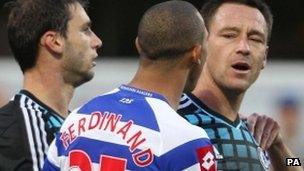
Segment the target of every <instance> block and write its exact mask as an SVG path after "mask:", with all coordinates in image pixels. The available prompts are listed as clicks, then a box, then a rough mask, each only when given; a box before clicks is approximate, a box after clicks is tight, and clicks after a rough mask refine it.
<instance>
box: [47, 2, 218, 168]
mask: <svg viewBox="0 0 304 171" xmlns="http://www.w3.org/2000/svg"><path fill="white" fill-rule="evenodd" d="M206 34H207V32H206V30H205V26H204V21H203V19H202V17H201V15H200V14H199V12H198V11H197V10H196V8H195V7H194V6H193V5H191V4H190V3H188V2H184V1H167V2H163V3H160V4H157V5H155V6H153V7H151V8H150V9H148V10H147V11H146V12H145V14H144V15H143V17H142V19H141V21H140V24H139V27H138V36H137V39H136V47H137V50H138V52H139V54H140V64H139V68H138V70H137V73H136V74H135V76H134V78H133V79H132V81H131V82H130V83H129V84H127V85H121V86H120V87H119V88H117V89H115V90H113V91H111V92H109V93H106V94H104V95H101V96H98V97H96V98H94V99H92V100H90V101H89V102H88V103H86V104H84V105H83V106H81V107H80V108H78V109H76V110H75V111H73V112H72V113H71V114H70V115H69V117H68V118H67V119H66V121H65V122H64V124H63V126H62V128H61V130H60V135H58V136H57V137H56V138H55V141H54V142H53V143H52V145H51V147H50V150H49V153H48V158H47V160H46V163H45V165H44V170H45V171H47V170H70V169H72V168H78V169H80V170H86V171H91V170H102V171H110V170H115V171H123V170H164V171H167V170H171V171H174V170H176V171H180V170H195V171H197V170H212V171H213V170H215V161H214V156H213V149H212V145H211V143H210V141H209V139H208V137H207V136H206V134H204V132H202V130H201V129H200V128H198V127H196V126H193V125H191V124H190V123H188V122H187V121H186V120H184V119H183V118H182V117H180V116H179V115H178V114H177V113H176V111H175V110H176V109H177V106H178V102H179V98H180V96H181V94H182V91H183V89H184V86H185V84H186V82H187V78H188V76H189V75H190V74H193V75H198V74H197V73H195V71H200V69H201V63H202V62H203V61H202V60H204V58H202V57H203V56H204V55H205V50H204V44H203V42H204V39H205V37H206ZM191 78H193V77H191ZM189 133H190V134H189Z"/></svg>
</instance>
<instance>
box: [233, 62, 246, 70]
mask: <svg viewBox="0 0 304 171" xmlns="http://www.w3.org/2000/svg"><path fill="white" fill-rule="evenodd" d="M232 68H233V69H235V70H238V71H248V70H250V69H251V67H250V65H249V64H248V63H246V62H237V63H235V64H233V65H232Z"/></svg>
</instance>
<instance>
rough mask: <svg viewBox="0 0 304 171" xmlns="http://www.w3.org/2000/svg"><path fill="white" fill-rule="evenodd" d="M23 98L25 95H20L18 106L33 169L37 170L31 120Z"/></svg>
mask: <svg viewBox="0 0 304 171" xmlns="http://www.w3.org/2000/svg"><path fill="white" fill-rule="evenodd" d="M25 100H26V96H24V95H22V96H21V100H20V107H21V109H22V113H23V117H24V122H25V127H26V132H27V135H28V140H29V145H30V151H31V154H32V160H33V170H34V171H38V170H39V169H38V167H39V166H38V162H37V158H36V150H35V149H34V148H33V147H35V144H34V140H33V134H32V129H31V121H30V118H29V114H28V112H27V108H26V106H25Z"/></svg>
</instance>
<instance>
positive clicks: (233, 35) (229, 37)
mask: <svg viewBox="0 0 304 171" xmlns="http://www.w3.org/2000/svg"><path fill="white" fill-rule="evenodd" d="M222 36H223V37H224V38H227V39H231V38H235V37H236V35H235V34H223V35H222Z"/></svg>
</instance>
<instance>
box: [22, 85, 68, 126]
mask: <svg viewBox="0 0 304 171" xmlns="http://www.w3.org/2000/svg"><path fill="white" fill-rule="evenodd" d="M18 94H24V95H26V96H28V97H29V98H31V99H32V100H33V101H35V102H36V103H37V104H39V105H40V106H41V107H43V108H44V109H45V110H47V111H49V112H51V113H53V114H56V115H57V116H59V117H60V118H61V119H63V120H64V119H65V118H64V117H62V116H61V115H60V114H59V113H58V112H56V111H55V110H53V109H52V108H51V107H49V106H48V105H46V104H44V103H43V102H42V101H40V100H39V99H38V98H37V97H36V96H34V95H33V94H32V93H31V92H29V91H27V90H25V89H22V90H20V91H19V93H18ZM69 113H70V112H69Z"/></svg>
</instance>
